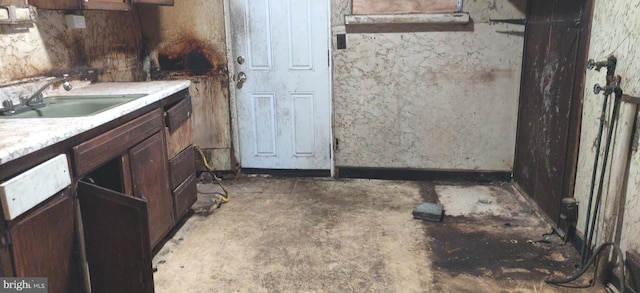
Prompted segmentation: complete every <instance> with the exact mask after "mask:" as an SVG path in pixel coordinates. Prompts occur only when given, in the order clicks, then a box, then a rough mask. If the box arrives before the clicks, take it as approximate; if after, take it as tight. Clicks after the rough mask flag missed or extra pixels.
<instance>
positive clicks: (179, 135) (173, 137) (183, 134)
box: [164, 121, 193, 159]
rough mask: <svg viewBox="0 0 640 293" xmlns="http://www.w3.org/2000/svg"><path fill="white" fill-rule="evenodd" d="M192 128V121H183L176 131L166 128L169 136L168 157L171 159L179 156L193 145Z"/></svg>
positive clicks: (165, 130) (166, 133) (165, 131)
mask: <svg viewBox="0 0 640 293" xmlns="http://www.w3.org/2000/svg"><path fill="white" fill-rule="evenodd" d="M191 129H192V128H191V121H186V122H185V123H182V125H180V126H179V127H178V129H176V130H175V131H169V128H168V127H165V128H164V133H165V137H166V138H167V158H169V159H171V158H173V157H175V156H177V155H178V154H179V153H180V152H181V151H183V150H184V149H185V148H187V147H188V146H189V145H191V142H192V141H193V136H192V133H193V132H192V130H191Z"/></svg>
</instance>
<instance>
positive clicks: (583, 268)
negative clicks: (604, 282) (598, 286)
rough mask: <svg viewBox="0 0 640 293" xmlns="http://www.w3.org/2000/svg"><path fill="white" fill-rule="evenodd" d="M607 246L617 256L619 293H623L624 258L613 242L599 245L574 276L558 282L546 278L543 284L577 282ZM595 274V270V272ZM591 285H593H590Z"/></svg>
mask: <svg viewBox="0 0 640 293" xmlns="http://www.w3.org/2000/svg"><path fill="white" fill-rule="evenodd" d="M607 246H613V248H614V249H615V250H616V253H617V254H618V261H619V262H620V266H621V269H620V270H621V272H622V276H621V277H620V284H621V285H620V292H621V293H625V287H626V285H625V284H626V280H625V277H624V275H625V271H624V257H623V256H622V250H621V249H620V247H619V246H618V245H617V244H615V243H613V242H606V243H603V244H601V245H600V246H598V248H597V249H596V250H595V252H594V253H593V255H591V258H590V259H589V261H588V262H587V263H586V265H584V266H582V269H580V270H579V271H578V272H577V273H576V274H575V275H573V276H570V277H568V278H565V279H559V280H553V279H550V278H547V279H546V280H545V283H549V284H554V285H561V284H566V283H569V282H573V281H575V280H577V279H578V278H580V277H581V276H582V275H584V273H585V272H586V271H587V270H588V269H589V267H590V266H591V265H592V264H593V263H594V261H595V260H596V259H598V256H599V255H600V253H601V252H602V251H603V250H604V249H605V248H606V247H607ZM595 273H597V270H596V272H595ZM595 273H594V278H593V281H592V282H594V281H595V277H596V276H595ZM592 285H593V283H592Z"/></svg>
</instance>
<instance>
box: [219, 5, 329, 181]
mask: <svg viewBox="0 0 640 293" xmlns="http://www.w3.org/2000/svg"><path fill="white" fill-rule="evenodd" d="M231 1H234V0H223V6H224V9H223V10H224V26H225V40H226V41H225V45H226V47H227V69H228V70H227V71H228V72H229V88H228V90H229V112H230V117H231V121H230V123H229V125H230V126H231V156H232V161H234V162H238V163H239V164H240V165H242V160H241V157H240V132H239V125H238V96H237V95H236V88H237V87H236V82H235V76H236V66H235V61H236V60H235V53H234V52H233V29H232V26H231V5H230V2H231ZM325 1H327V6H328V7H327V36H328V39H327V44H328V48H329V57H330V58H329V76H328V77H327V78H328V79H329V116H330V117H329V121H330V124H331V125H329V137H330V138H331V141H330V143H331V155H330V156H329V160H330V161H331V162H330V163H331V165H330V167H329V168H330V171H331V177H334V176H335V174H334V172H335V150H334V146H333V142H334V138H333V41H332V40H333V32H332V30H331V21H332V19H331V15H332V14H331V0H325ZM231 167H232V169H234V170H233V171H236V172H237V171H239V169H237V168H239V167H237V166H231Z"/></svg>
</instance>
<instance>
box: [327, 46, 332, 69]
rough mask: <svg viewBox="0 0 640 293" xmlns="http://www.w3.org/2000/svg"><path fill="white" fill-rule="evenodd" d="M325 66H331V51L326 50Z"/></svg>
mask: <svg viewBox="0 0 640 293" xmlns="http://www.w3.org/2000/svg"><path fill="white" fill-rule="evenodd" d="M327 67H331V51H329V50H327Z"/></svg>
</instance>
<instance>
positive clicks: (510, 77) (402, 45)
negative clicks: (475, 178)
mask: <svg viewBox="0 0 640 293" xmlns="http://www.w3.org/2000/svg"><path fill="white" fill-rule="evenodd" d="M525 3H526V1H523V0H475V1H464V6H463V11H464V12H469V15H470V18H471V23H470V24H468V25H466V26H463V27H460V26H456V25H449V26H443V27H442V28H444V30H449V31H442V30H440V29H437V28H436V29H432V30H431V31H428V32H393V33H348V34H347V38H346V40H347V47H346V49H344V50H338V49H337V48H336V34H340V33H344V32H345V30H346V28H345V24H344V16H345V15H348V14H351V0H332V33H333V109H334V125H333V127H334V134H335V137H336V139H337V140H338V145H337V150H336V154H335V165H336V166H355V167H390V168H426V169H457V170H461V169H463V170H502V171H510V170H512V165H513V158H514V145H515V137H516V117H517V105H518V96H519V85H520V71H521V63H522V62H521V61H522V50H523V27H522V26H517V25H508V24H495V23H490V22H489V18H524V14H525V7H526V5H525ZM456 30H457V31H456Z"/></svg>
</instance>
